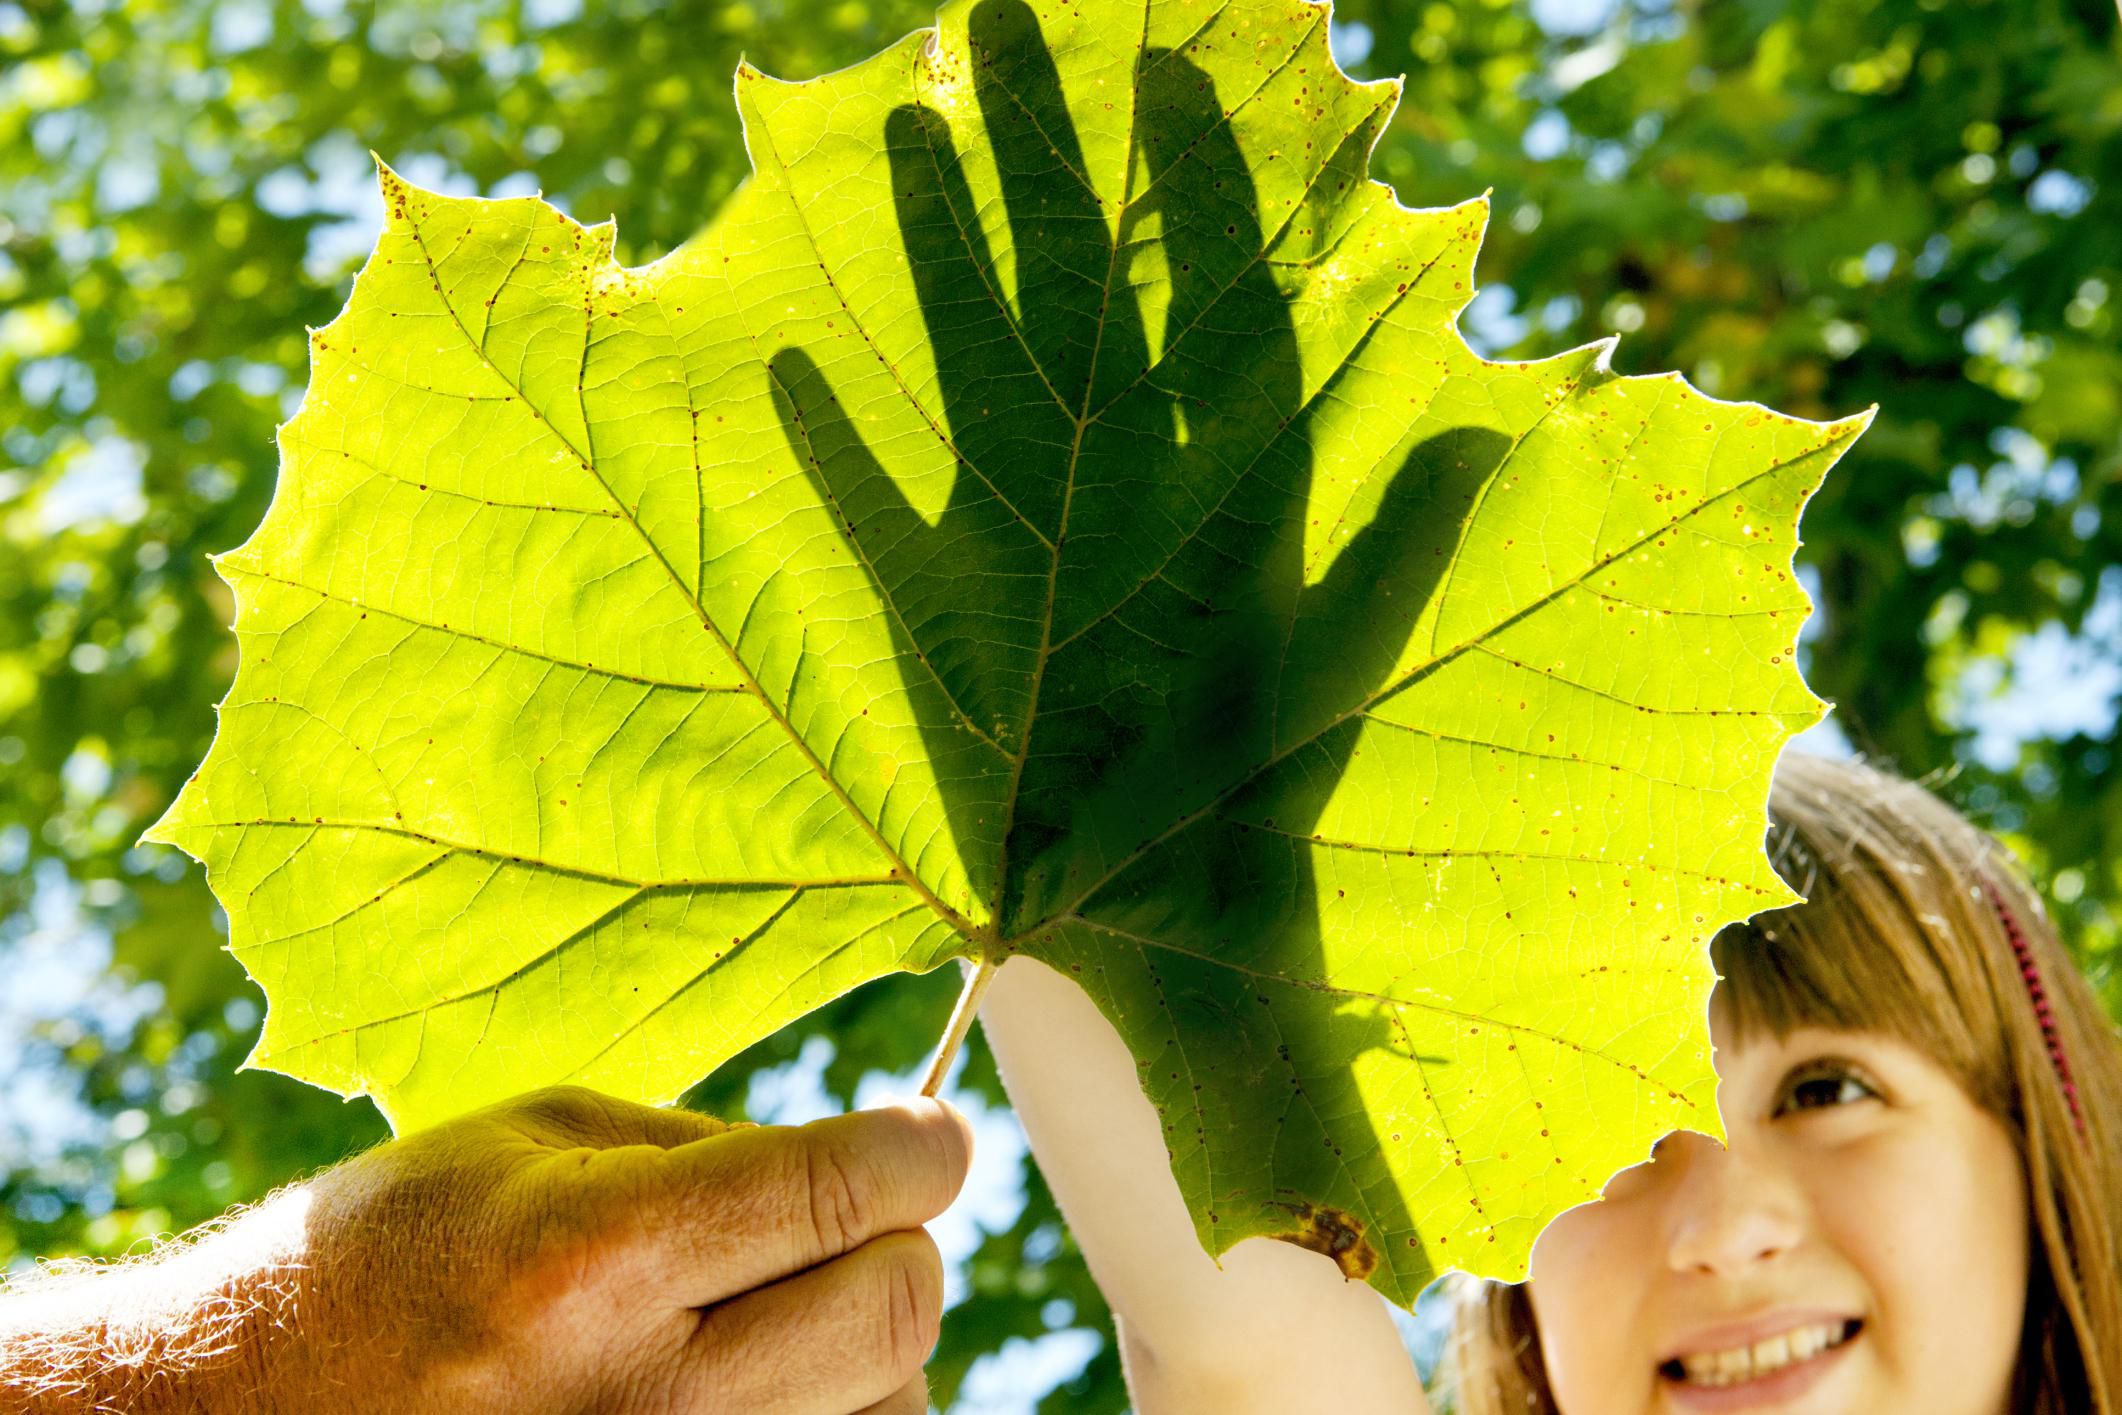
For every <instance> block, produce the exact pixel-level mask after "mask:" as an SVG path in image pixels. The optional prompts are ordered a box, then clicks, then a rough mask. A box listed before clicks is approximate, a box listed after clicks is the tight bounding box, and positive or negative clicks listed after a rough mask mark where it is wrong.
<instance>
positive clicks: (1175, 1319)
mask: <svg viewBox="0 0 2122 1415" xmlns="http://www.w3.org/2000/svg"><path fill="white" fill-rule="evenodd" d="M980 1019H981V1023H982V1026H983V1027H984V1028H985V1030H986V1033H987V1039H988V1043H989V1045H990V1046H992V1047H993V1048H994V1052H995V1058H996V1060H997V1061H998V1062H999V1063H1000V1065H1001V1068H1002V1079H1003V1081H1004V1083H1005V1084H1006V1085H1007V1086H1008V1088H1009V1096H1010V1100H1011V1102H1012V1103H1013V1104H1014V1105H1015V1106H1016V1110H1017V1115H1018V1117H1019V1119H1021V1120H1022V1121H1023V1123H1024V1130H1025V1133H1026V1134H1027V1135H1029V1136H1030V1137H1031V1143H1032V1149H1033V1151H1034V1153H1036V1154H1037V1156H1038V1159H1039V1167H1040V1169H1041V1170H1043V1171H1044V1172H1045V1175H1046V1179H1047V1183H1048V1184H1050V1185H1051V1186H1052V1188H1053V1191H1054V1198H1055V1199H1056V1200H1057V1201H1058V1202H1059V1203H1060V1206H1061V1212H1062V1214H1063V1215H1064V1216H1065V1217H1066V1218H1067V1220H1068V1227H1069V1231H1070V1232H1071V1233H1073V1234H1074V1235H1075V1238H1076V1241H1077V1243H1079V1244H1080V1245H1082V1248H1083V1254H1084V1257H1085V1258H1086V1259H1088V1260H1089V1263H1090V1269H1091V1274H1092V1276H1094V1277H1095V1278H1096V1279H1097V1280H1098V1286H1099V1287H1100V1288H1101V1289H1103V1291H1104V1293H1105V1296H1106V1300H1108V1301H1109V1302H1111V1303H1112V1306H1113V1312H1114V1315H1115V1319H1116V1322H1117V1325H1118V1327H1119V1335H1120V1352H1121V1358H1122V1361H1123V1362H1124V1364H1125V1367H1126V1371H1127V1384H1128V1389H1129V1391H1130V1392H1132V1394H1133V1396H1134V1400H1135V1408H1136V1409H1137V1410H1138V1411H1140V1412H1141V1415H1191V1412H1195V1411H1214V1412H1217V1415H1248V1412H1260V1413H1261V1415H1289V1412H1291V1411H1298V1410H1319V1409H1332V1410H1333V1411H1334V1412H1335V1415H1372V1412H1376V1415H1427V1412H1428V1410H1429V1405H1428V1402H1427V1401H1426V1400H1425V1399H1424V1397H1423V1394H1422V1387H1421V1383H1420V1381H1419V1380H1418V1379H1417V1378H1416V1375H1415V1368H1414V1364H1413V1363H1412V1362H1411V1361H1409V1360H1408V1357H1407V1353H1406V1350H1405V1348H1403V1347H1402V1346H1401V1344H1400V1339H1399V1335H1398V1333H1397V1332H1396V1331H1395V1330H1394V1328H1393V1324H1392V1319H1391V1318H1390V1317H1388V1316H1387V1315H1386V1310H1385V1305H1384V1302H1383V1300H1382V1299H1381V1298H1379V1296H1378V1295H1377V1294H1376V1293H1375V1292H1373V1291H1372V1290H1371V1289H1370V1288H1369V1287H1368V1286H1366V1285H1364V1284H1362V1283H1357V1282H1350V1281H1348V1280H1346V1279H1345V1278H1343V1277H1342V1276H1341V1272H1340V1270H1339V1269H1338V1268H1336V1267H1335V1266H1334V1264H1333V1263H1332V1262H1331V1261H1329V1260H1328V1259H1326V1258H1324V1257H1321V1256H1320V1255H1318V1254H1316V1253H1309V1252H1306V1251H1305V1250H1303V1249H1301V1248H1297V1247H1293V1246H1291V1245H1290V1244H1287V1243H1276V1242H1272V1241H1265V1242H1257V1241H1256V1242H1249V1243H1241V1244H1240V1245H1239V1246H1238V1247H1237V1248H1235V1249H1233V1250H1232V1251H1230V1252H1229V1253H1227V1254H1225V1255H1224V1258H1223V1267H1222V1269H1221V1270H1220V1271H1219V1270H1218V1269H1217V1267H1216V1264H1215V1263H1214V1262H1213V1261H1212V1260H1211V1259H1210V1258H1209V1257H1208V1255H1207V1254H1206V1253H1204V1252H1202V1251H1201V1246H1200V1244H1199V1242H1198V1241H1197V1240H1196V1239H1195V1237H1194V1228H1193V1222H1192V1220H1191V1219H1189V1218H1188V1217H1187V1213H1186V1205H1185V1202H1184V1201H1183V1200H1182V1199H1181V1198H1180V1197H1179V1186H1178V1184H1177V1182H1176V1181H1174V1180H1173V1178H1172V1175H1171V1169H1170V1165H1169V1162H1168V1161H1167V1159H1166V1157H1165V1153H1164V1142H1163V1138H1162V1135H1161V1134H1160V1132H1159V1130H1158V1127H1157V1118H1156V1111H1155V1110H1154V1109H1152V1108H1151V1106H1150V1103H1149V1101H1148V1100H1147V1099H1146V1098H1145V1097H1144V1096H1143V1094H1142V1091H1141V1087H1140V1085H1139V1083H1138V1082H1137V1080H1136V1077H1135V1066H1134V1061H1133V1059H1132V1058H1131V1057H1130V1056H1129V1055H1128V1052H1127V1048H1126V1045H1125V1044H1124V1043H1123V1042H1122V1041H1121V1040H1120V1037H1119V1034H1118V1033H1116V1032H1115V1031H1113V1029H1112V1026H1111V1025H1110V1024H1109V1023H1108V1022H1107V1021H1106V1020H1105V1018H1104V1017H1103V1016H1102V1015H1101V1014H1100V1013H1099V1012H1098V1009H1097V1007H1096V1005H1095V1004H1093V1003H1092V1002H1091V1000H1090V999H1089V998H1088V997H1086V996H1085V995H1084V994H1083V991H1082V990H1081V989H1080V988H1078V987H1077V986H1076V985H1075V984H1073V983H1071V982H1069V981H1067V980H1066V979H1064V978H1063V977H1061V975H1059V974H1058V973H1055V972H1053V971H1052V970H1051V969H1049V968H1046V967H1045V966H1043V965H1041V964H1038V963H1034V962H1033V961H1032V960H1030V959H1028V958H1016V959H1012V960H1011V961H1010V962H1008V963H1006V964H1004V965H1003V967H1002V970H1001V972H1000V973H998V974H997V975H996V978H995V981H994V984H993V985H992V986H991V987H990V988H989V990H988V993H987V1001H986V1004H985V1005H984V1006H983V1007H982V1009H981V1013H980Z"/></svg>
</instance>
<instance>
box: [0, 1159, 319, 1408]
mask: <svg viewBox="0 0 2122 1415" xmlns="http://www.w3.org/2000/svg"><path fill="white" fill-rule="evenodd" d="M305 1200H306V1196H305V1195H303V1193H302V1191H300V1190H291V1191H288V1192H286V1193H284V1194H282V1195H279V1196H276V1197H275V1199H274V1200H272V1201H270V1202H268V1203H266V1204H262V1205H260V1206H258V1207H257V1208H255V1209H252V1210H250V1211H248V1212H246V1213H244V1214H242V1215H240V1216H238V1217H237V1218H235V1219H234V1220H233V1221H230V1222H226V1223H221V1224H216V1225H214V1227H213V1228H212V1229H211V1230H210V1231H206V1232H202V1233H198V1234H193V1235H188V1236H187V1237H185V1238H182V1239H177V1240H173V1241H171V1242H170V1243H167V1244H165V1245H164V1246H163V1247H162V1248H160V1249H158V1250H156V1251H155V1252H154V1253H152V1254H150V1255H148V1256H146V1257H144V1258H138V1259H133V1260H130V1261H126V1262H119V1263H107V1264H91V1263H65V1264H56V1265H53V1266H52V1267H49V1268H46V1269H45V1270H43V1271H41V1272H38V1273H35V1274H31V1275H29V1276H27V1277H24V1278H20V1279H17V1280H15V1281H13V1282H11V1283H9V1284H8V1285H7V1286H6V1287H5V1289H0V1407H5V1408H7V1409H10V1410H14V1409H22V1410H28V1411H36V1412H40V1415H42V1412H52V1415H60V1413H61V1412H65V1415H72V1412H76V1411H83V1412H86V1411H106V1410H124V1411H140V1412H148V1413H149V1415H159V1412H175V1411H194V1410H199V1411H204V1410H212V1411H215V1412H222V1411H243V1410H260V1411H264V1410H271V1409H275V1408H280V1407H279V1406H278V1405H277V1404H276V1403H275V1402H274V1401H273V1399H272V1395H273V1392H274V1389H275V1387H276V1386H281V1387H282V1388H284V1378H285V1376H286V1375H287V1374H288V1373H287V1372H285V1371H283V1370H280V1369H278V1367H280V1366H281V1365H283V1364H284V1361H285V1358H286V1357H287V1356H289V1355H290V1354H292V1352H293V1351H294V1350H295V1348H296V1347H297V1346H298V1345H299V1343H297V1342H294V1341H290V1340H288V1338H289V1337H291V1336H293V1335H294V1334H296V1333H298V1332H301V1331H303V1329H304V1328H305V1327H307V1326H308V1325H310V1324H311V1321H310V1318H311V1313H309V1312H308V1311H307V1310H305V1308H306V1305H307V1302H308V1298H309V1294H310V1286H309V1284H308V1282H307V1280H306V1271H305V1268H306V1263H305V1257H306V1233H305V1225H304V1223H303V1218H304V1209H305V1208H306V1202H305ZM302 1384H305V1385H307V1384H309V1382H306V1381H305V1382H302Z"/></svg>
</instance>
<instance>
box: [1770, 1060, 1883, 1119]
mask: <svg viewBox="0 0 2122 1415" xmlns="http://www.w3.org/2000/svg"><path fill="white" fill-rule="evenodd" d="M1878 1094H1879V1093H1878V1092H1877V1091H1875V1090H1873V1089H1872V1088H1871V1087H1870V1086H1869V1085H1868V1084H1866V1083H1865V1081H1864V1079H1863V1078H1862V1077H1860V1076H1858V1075H1857V1074H1856V1073H1855V1072H1854V1071H1851V1070H1849V1069H1848V1068H1846V1067H1842V1066H1837V1065H1814V1066H1810V1067H1807V1068H1805V1069H1804V1070H1802V1071H1800V1072H1798V1073H1797V1074H1796V1075H1794V1076H1793V1077H1792V1078H1791V1079H1790V1080H1789V1081H1788V1082H1786V1083H1785V1086H1784V1091H1783V1100H1782V1102H1781V1103H1780V1104H1778V1106H1777V1107H1776V1113H1777V1114H1779V1115H1780V1114H1782V1113H1783V1112H1785V1111H1790V1110H1826V1109H1828V1108H1830V1107H1833V1106H1842V1105H1852V1104H1855V1103H1856V1102H1858V1101H1861V1100H1867V1099H1870V1098H1873V1097H1876V1096H1877V1095H1878Z"/></svg>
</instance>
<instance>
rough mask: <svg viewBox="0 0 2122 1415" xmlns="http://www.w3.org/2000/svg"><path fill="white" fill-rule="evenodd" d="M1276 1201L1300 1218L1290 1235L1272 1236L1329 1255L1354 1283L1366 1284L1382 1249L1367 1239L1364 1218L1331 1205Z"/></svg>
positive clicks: (1344, 1274) (1271, 1236)
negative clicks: (1379, 1250)
mask: <svg viewBox="0 0 2122 1415" xmlns="http://www.w3.org/2000/svg"><path fill="white" fill-rule="evenodd" d="M1276 1202H1277V1203H1278V1204H1279V1205H1280V1207H1282V1208H1285V1209H1288V1210H1289V1211H1290V1213H1292V1214H1293V1215H1295V1216H1296V1219H1297V1223H1298V1225H1299V1227H1297V1228H1295V1229H1292V1230H1291V1231H1289V1232H1287V1233H1270V1234H1269V1235H1267V1236H1268V1237H1270V1238H1279V1239H1281V1240H1282V1241H1283V1242H1284V1243H1294V1244H1296V1245H1297V1246H1298V1247H1299V1248H1308V1249H1310V1250H1311V1251H1312V1252H1314V1253H1323V1254H1325V1255H1326V1256H1327V1257H1329V1258H1332V1259H1333V1260H1334V1264H1335V1266H1337V1267H1339V1268H1340V1269H1341V1275H1342V1276H1343V1277H1345V1278H1347V1279H1349V1280H1350V1281H1351V1282H1362V1281H1365V1280H1366V1279H1368V1278H1369V1277H1370V1275H1371V1274H1372V1273H1373V1272H1375V1271H1376V1270H1377V1267H1378V1250H1377V1249H1375V1248H1373V1247H1371V1245H1370V1240H1369V1239H1367V1238H1365V1237H1364V1236H1363V1220H1362V1219H1359V1218H1357V1217H1356V1216H1355V1215H1354V1214H1352V1213H1349V1212H1348V1211H1347V1210H1345V1209H1337V1208H1334V1207H1333V1206H1332V1205H1330V1204H1309V1203H1306V1202H1305V1201H1303V1200H1302V1199H1299V1200H1297V1201H1296V1202H1295V1203H1290V1202H1287V1201H1284V1200H1277V1201H1276Z"/></svg>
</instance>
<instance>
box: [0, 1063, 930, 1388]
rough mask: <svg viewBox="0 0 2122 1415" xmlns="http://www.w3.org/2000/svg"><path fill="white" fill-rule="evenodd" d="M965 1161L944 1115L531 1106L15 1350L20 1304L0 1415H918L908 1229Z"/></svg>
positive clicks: (141, 1270)
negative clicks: (589, 1413)
mask: <svg viewBox="0 0 2122 1415" xmlns="http://www.w3.org/2000/svg"><path fill="white" fill-rule="evenodd" d="M971 1148H972V1146H971V1135H970V1132H969V1130H968V1128H967V1127H966V1124H965V1122H964V1120H963V1118H962V1117H960V1116H959V1115H958V1114H957V1113H956V1112H954V1111H952V1110H950V1109H948V1108H947V1107H945V1106H943V1105H941V1104H940V1103H938V1102H934V1101H917V1102H911V1103H908V1104H907V1105H904V1106H900V1107H893V1108H889V1109H884V1110H876V1111H864V1112H858V1113H856V1114H852V1115H845V1116H838V1117H834V1118H832V1119H829V1120H821V1121H817V1122H815V1123H813V1124H810V1125H805V1126H800V1127H781V1126H769V1127H756V1126H744V1127H736V1128H732V1127H728V1126H725V1125H723V1124H722V1123H720V1122H718V1121H714V1120H711V1119H709V1118H707V1117H705V1116H701V1115H696V1114H692V1113H690V1112H685V1111H674V1110H655V1109H651V1108H648V1107H644V1106H637V1105H631V1104H628V1103H625V1102H621V1101H615V1100H612V1099H610V1098H608V1097H604V1096H600V1095H598V1094H596V1093H594V1092H591V1091H585V1090H580V1089H575V1088H561V1089H557V1090H549V1091H542V1092H538V1093H536V1094H534V1095H531V1096H528V1097H524V1098H521V1099H518V1100H515V1101H511V1102H507V1103H505V1104H502V1105H498V1106H494V1107H491V1108H489V1109H487V1110H483V1111H479V1112H477V1113H475V1114H472V1115H468V1116H465V1117H462V1118H461V1119H458V1120H455V1121H452V1122H450V1123H449V1124H446V1125H442V1126H438V1127H436V1128H435V1129H433V1130H429V1131H426V1132H423V1133H420V1134H417V1135H413V1136H410V1137H408V1138H406V1139H403V1140H398V1141H393V1142H392V1143H390V1144H387V1145H383V1146H381V1147H379V1148H377V1149H375V1150H372V1151H370V1152H369V1153H367V1154H364V1155H361V1156H359V1157H358V1158H356V1159H353V1160H351V1161H348V1162H347V1163H346V1164H343V1165H341V1166H339V1167H338V1168H336V1169H333V1170H330V1171H328V1172H326V1173H325V1174H323V1175H321V1176H319V1177H318V1178H317V1179H315V1180H312V1181H310V1182H309V1183H307V1184H304V1185H302V1186H299V1187H297V1188H295V1189H292V1190H288V1191H284V1192H283V1193H282V1194H280V1195H278V1196H276V1197H275V1198H274V1199H273V1200H272V1201H270V1202H268V1203H267V1204H265V1205H262V1206H261V1207H260V1208H259V1209H257V1210H254V1211H252V1212H251V1213H250V1214H247V1215H245V1216H244V1217H243V1218H241V1219H239V1220H237V1221H236V1222H235V1223H233V1224H231V1225H230V1226H228V1227H227V1228H226V1229H223V1230H222V1231H220V1232H218V1233H215V1234H214V1235H212V1236H210V1237H208V1238H206V1239H204V1240H202V1241H200V1242H199V1243H197V1244H196V1245H193V1246H191V1247H188V1248H183V1249H182V1250H181V1251H179V1252H178V1253H176V1254H175V1255H174V1256H172V1257H171V1258H170V1259H168V1260H166V1261H157V1260H149V1261H148V1262H146V1263H143V1264H139V1265H131V1266H126V1267H120V1268H116V1269H109V1270H103V1271H99V1272H97V1273H95V1274H94V1275H92V1276H90V1277H87V1278H85V1279H81V1280H79V1281H77V1282H75V1283H72V1284H67V1283H65V1282H64V1281H62V1282H61V1283H60V1286H61V1287H62V1288H64V1289H65V1290H66V1291H67V1292H69V1293H71V1294H72V1295H73V1297H74V1299H76V1300H73V1301H72V1302H71V1303H69V1302H68V1301H59V1302H50V1303H39V1304H37V1310H39V1311H42V1312H45V1313H46V1314H47V1315H46V1317H45V1319H44V1321H43V1323H42V1328H41V1329H40V1330H34V1331H32V1332H31V1334H30V1338H31V1339H29V1340H28V1341H27V1342H26V1343H25V1341H24V1340H23V1339H22V1334H21V1332H20V1331H19V1330H18V1332H17V1335H16V1339H15V1340H14V1342H13V1343H12V1344H11V1343H10V1341H9V1339H8V1336H7V1334H6V1330H5V1329H6V1326H7V1322H6V1320H5V1317H6V1315H7V1313H8V1311H9V1309H13V1310H14V1311H15V1312H16V1313H17V1315H18V1320H17V1322H16V1323H15V1325H16V1326H17V1327H18V1328H19V1327H20V1326H21V1323H20V1321H19V1314H20V1312H21V1310H22V1308H23V1305H24V1304H25V1303H27V1302H29V1301H31V1300H32V1299H31V1297H30V1294H27V1293H22V1294H16V1295H14V1296H11V1297H10V1298H8V1299H7V1300H6V1301H5V1302H4V1303H0V1393H5V1394H14V1393H16V1392H18V1391H30V1390H37V1391H40V1392H41V1393H42V1396H43V1397H44V1403H45V1404H46V1405H48V1406H49V1407H50V1408H53V1409H66V1408H70V1407H71V1406H73V1405H74V1404H76V1403H77V1402H78V1403H79V1405H80V1406H81V1408H110V1407H109V1406H108V1405H107V1404H105V1405H97V1404H95V1402H96V1401H99V1400H101V1401H105V1402H108V1401H109V1400H110V1398H111V1396H112V1395H113V1394H114V1393H116V1394H118V1395H119V1396H120V1397H121V1399H120V1400H119V1402H118V1403H119V1405H121V1406H122V1407H123V1408H126V1409H148V1410H152V1409H178V1408H182V1409H200V1408H205V1409H210V1410H224V1409H225V1410H283V1409H284V1410H302V1411H313V1410H327V1409H329V1410H358V1411H371V1410H373V1411H410V1410H439V1409H448V1410H451V1411H453V1412H454V1411H497V1412H498V1411H509V1412H536V1411H554V1412H559V1411H585V1410H597V1411H606V1410H612V1411H622V1410H623V1411H655V1412H672V1413H673V1415H675V1413H676V1412H722V1411H729V1412H745V1415H751V1412H789V1413H790V1415H850V1413H851V1412H858V1411H861V1412H866V1411H879V1412H892V1415H899V1413H900V1412H907V1413H908V1415H918V1412H922V1411H925V1410H926V1409H927V1394H926V1385H925V1382H924V1381H923V1379H922V1375H921V1365H922V1362H923V1361H924V1360H925V1359H926V1357H927V1354H928V1351H929V1349H930V1347H931V1346H932V1345H933V1344H934V1341H935V1336H936V1331H937V1324H938V1321H939V1319H940V1313H941V1309H942V1288H943V1276H942V1264H941V1260H940V1259H939V1257H938V1255H937V1252H936V1248H935V1244H934V1243H933V1242H932V1241H931V1240H930V1239H929V1237H928V1235H927V1234H926V1233H924V1232H922V1231H921V1229H920V1227H919V1225H921V1224H922V1223H923V1222H925V1221H926V1220H928V1219H931V1218H933V1217H935V1216H936V1215H937V1214H939V1213H941V1212H942V1211H943V1209H944V1208H946V1207H947V1206H948V1205H949V1203H950V1202H951V1200H952V1198H953V1197H954V1196H955V1195H956V1194H957V1192H958V1188H959V1186H960V1184H961V1183H962V1182H963V1181H964V1178H965V1173H966V1168H967V1165H968V1164H969V1162H970V1158H971ZM82 1293H89V1294H92V1295H93V1297H94V1300H93V1301H91V1302H89V1303H87V1304H84V1303H82V1302H81V1301H79V1300H78V1299H79V1297H80V1295H81V1294H82ZM64 1310H74V1311H75V1315H74V1316H73V1317H71V1318H63V1317H59V1316H58V1315H57V1314H58V1313H60V1312H62V1311H64ZM89 1311H92V1312H93V1313H94V1314H95V1317H94V1320H93V1321H92V1322H90V1325H91V1326H93V1328H94V1337H95V1340H94V1342H93V1343H89V1342H88V1341H87V1339H86V1338H85V1337H84V1339H83V1341H82V1342H81V1343H77V1345H76V1349H74V1350H73V1351H72V1355H73V1357H74V1358H76V1359H75V1361H74V1363H73V1365H72V1366H71V1367H67V1366H66V1363H65V1362H63V1361H59V1360H55V1359H54V1357H55V1356H59V1355H64V1354H66V1352H67V1347H68V1344H67V1340H66V1338H67V1334H68V1332H69V1331H70V1330H74V1329H76V1328H79V1327H80V1326H81V1325H82V1322H83V1317H82V1315H81V1314H82V1313H83V1312H89ZM55 1320H57V1321H60V1322H61V1324H62V1325H61V1329H60V1330H58V1331H54V1330H52V1326H53V1322H54V1321H55ZM66 1322H71V1323H73V1326H72V1327H68V1326H66V1325H65V1323H66ZM91 1345H92V1346H93V1348H94V1349H92V1350H91V1349H90V1346H91ZM10 1350H12V1351H13V1352H14V1353H15V1357H14V1359H12V1360H11V1359H10V1356H9V1352H10ZM91 1368H96V1369H91ZM39 1377H41V1384H40V1383H39V1379H38V1378H39ZM32 1408H38V1407H32Z"/></svg>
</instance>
